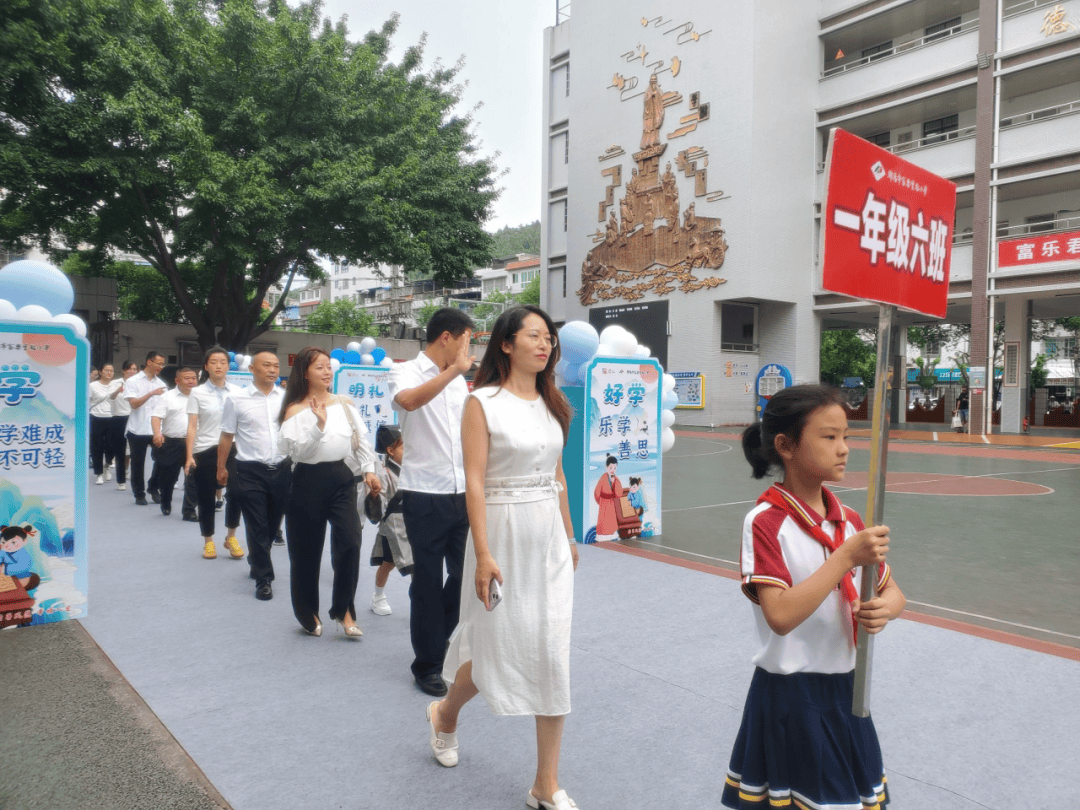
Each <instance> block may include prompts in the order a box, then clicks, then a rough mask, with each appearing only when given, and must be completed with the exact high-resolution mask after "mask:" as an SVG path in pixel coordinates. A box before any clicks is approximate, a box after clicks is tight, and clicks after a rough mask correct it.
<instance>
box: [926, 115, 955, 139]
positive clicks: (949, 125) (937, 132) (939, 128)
mask: <svg viewBox="0 0 1080 810" xmlns="http://www.w3.org/2000/svg"><path fill="white" fill-rule="evenodd" d="M959 128H960V116H959V115H957V114H955V113H954V114H952V115H946V116H945V117H944V118H935V119H934V120H933V121H926V122H924V123H923V125H922V131H923V139H924V140H925V142H926V143H939V142H941V141H944V140H948V137H949V133H950V132H956V130H958V129H959Z"/></svg>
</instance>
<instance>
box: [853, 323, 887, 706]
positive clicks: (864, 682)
mask: <svg viewBox="0 0 1080 810" xmlns="http://www.w3.org/2000/svg"><path fill="white" fill-rule="evenodd" d="M895 321H896V307H893V306H881V307H878V335H877V348H878V355H877V373H876V374H875V376H874V402H873V407H874V416H873V421H872V422H871V428H870V433H871V435H870V475H869V482H868V486H867V490H866V525H867V526H877V525H880V524H881V522H882V519H883V517H884V514H885V467H886V463H887V461H888V453H889V418H890V409H891V407H892V383H893V380H892V358H891V357H890V355H889V352H890V351H891V350H892V335H893V327H894V325H895ZM877 570H878V567H877V565H867V566H865V567H864V568H863V571H862V587H861V589H860V591H859V600H860V601H862V602H868V601H870V600H871V599H873V598H874V596H875V595H876V593H877ZM873 640H874V639H873V636H871V635H870V634H869V633H867V632H866V630H864V629H863V628H862V626H861V625H860V627H859V635H858V640H857V641H856V644H855V690H854V693H853V695H852V699H851V713H852V714H854V715H856V716H857V717H869V716H870V671H871V669H872V666H873V661H874V644H873Z"/></svg>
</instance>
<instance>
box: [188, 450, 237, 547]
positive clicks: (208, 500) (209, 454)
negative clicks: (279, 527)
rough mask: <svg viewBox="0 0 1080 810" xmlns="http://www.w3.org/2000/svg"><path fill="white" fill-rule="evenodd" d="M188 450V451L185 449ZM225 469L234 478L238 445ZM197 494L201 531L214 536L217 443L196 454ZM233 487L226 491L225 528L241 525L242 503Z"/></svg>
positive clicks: (230, 455)
mask: <svg viewBox="0 0 1080 810" xmlns="http://www.w3.org/2000/svg"><path fill="white" fill-rule="evenodd" d="M185 452H186V451H185ZM225 469H227V470H228V471H229V478H232V476H233V473H234V472H235V471H236V447H235V446H234V447H233V450H232V452H231V453H230V454H229V459H228V461H226V462H225ZM192 475H194V476H195V496H196V499H197V501H198V505H199V531H201V532H202V536H203V537H213V536H214V524H215V522H216V520H215V517H216V510H215V509H214V501H215V500H216V499H217V490H218V482H217V445H216V444H215V445H214V446H213V447H208V448H207V449H206V450H202V451H200V452H198V453H196V454H195V470H194V472H193V473H192ZM231 489H232V488H231V487H230V488H229V489H228V490H226V492H225V528H226V529H235V528H236V527H237V526H239V525H240V505H239V504H238V503H237V502H236V498H233V497H232V496H231Z"/></svg>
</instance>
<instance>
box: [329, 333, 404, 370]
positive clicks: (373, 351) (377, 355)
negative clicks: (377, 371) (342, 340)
mask: <svg viewBox="0 0 1080 810" xmlns="http://www.w3.org/2000/svg"><path fill="white" fill-rule="evenodd" d="M393 365H394V361H393V360H391V359H390V358H389V357H387V356H386V350H385V349H383V348H382V347H380V346H376V345H375V338H373V337H366V338H364V339H363V340H361V341H360V342H359V343H357V342H356V341H355V340H354V341H353V342H352V343H350V344H349V345H348V346H346V347H345V348H344V349H334V350H333V351H332V352H330V367H331V368H332V369H333V370H334V371H337V370H338V369H339V368H341V367H342V366H382V367H383V368H390V367H391V366H393Z"/></svg>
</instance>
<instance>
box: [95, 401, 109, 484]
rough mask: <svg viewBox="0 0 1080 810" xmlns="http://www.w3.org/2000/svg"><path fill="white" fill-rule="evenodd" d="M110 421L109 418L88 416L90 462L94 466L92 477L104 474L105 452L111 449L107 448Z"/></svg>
mask: <svg viewBox="0 0 1080 810" xmlns="http://www.w3.org/2000/svg"><path fill="white" fill-rule="evenodd" d="M110 419H112V417H111V416H94V415H93V414H91V415H90V461H91V462H92V463H93V465H94V475H102V474H103V473H104V472H105V463H106V462H105V452H106V450H107V449H108V450H111V449H112V448H111V447H107V445H108V443H109V427H110V425H109V420H110ZM110 455H111V453H110Z"/></svg>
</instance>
